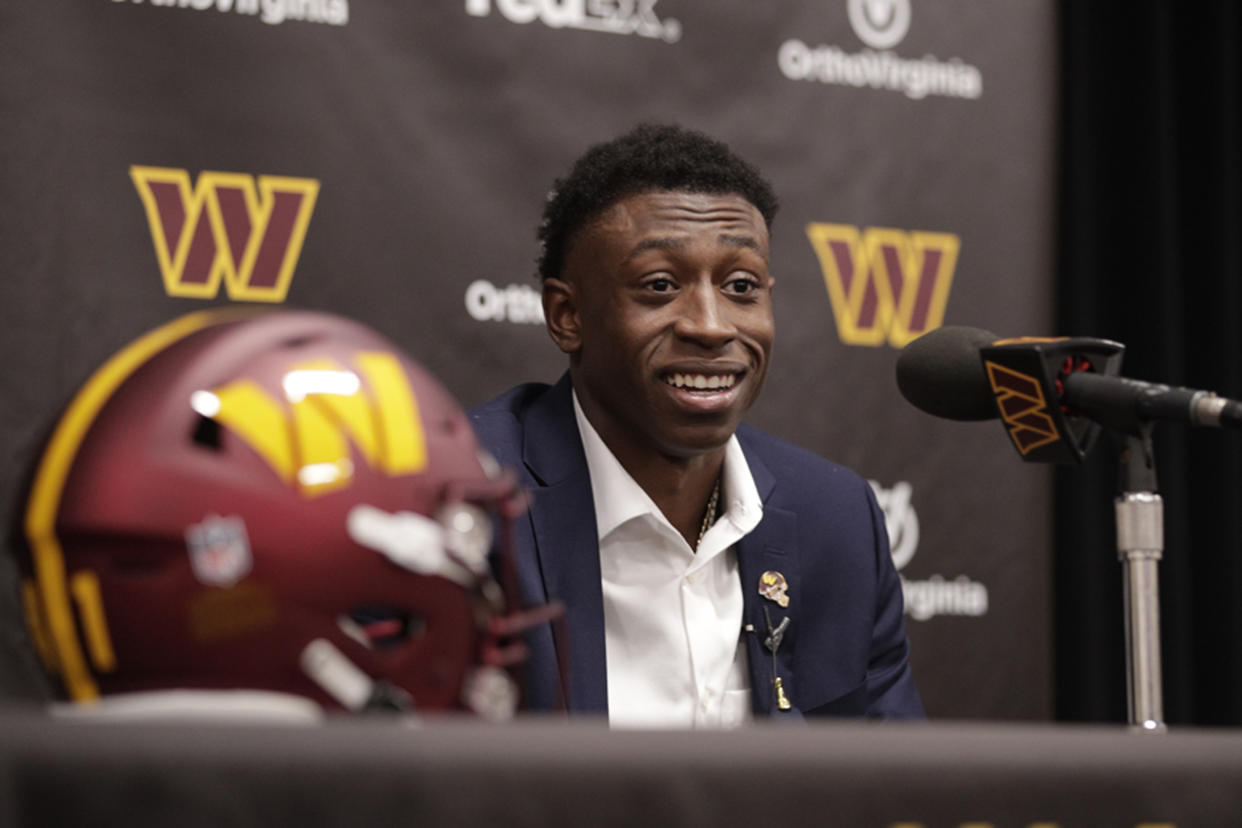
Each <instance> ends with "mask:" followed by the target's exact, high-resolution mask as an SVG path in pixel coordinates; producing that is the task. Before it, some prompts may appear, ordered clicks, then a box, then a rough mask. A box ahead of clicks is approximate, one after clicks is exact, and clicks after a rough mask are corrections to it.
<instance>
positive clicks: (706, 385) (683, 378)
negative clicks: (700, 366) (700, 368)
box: [664, 373, 737, 391]
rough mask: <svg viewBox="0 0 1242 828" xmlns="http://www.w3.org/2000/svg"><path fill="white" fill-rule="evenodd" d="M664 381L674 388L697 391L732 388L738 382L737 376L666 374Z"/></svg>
mask: <svg viewBox="0 0 1242 828" xmlns="http://www.w3.org/2000/svg"><path fill="white" fill-rule="evenodd" d="M664 381H665V382H666V383H668V384H669V385H671V386H673V387H674V388H686V389H693V390H695V391H704V390H706V391H716V390H718V389H719V390H725V389H729V388H732V387H733V385H734V383H736V382H737V375H736V374H691V373H681V374H665V376H664Z"/></svg>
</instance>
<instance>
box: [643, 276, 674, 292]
mask: <svg viewBox="0 0 1242 828" xmlns="http://www.w3.org/2000/svg"><path fill="white" fill-rule="evenodd" d="M647 288H648V289H649V290H654V291H655V292H656V293H667V292H668V291H670V290H672V289H673V280H672V279H663V278H657V279H652V280H651V281H649V282H647Z"/></svg>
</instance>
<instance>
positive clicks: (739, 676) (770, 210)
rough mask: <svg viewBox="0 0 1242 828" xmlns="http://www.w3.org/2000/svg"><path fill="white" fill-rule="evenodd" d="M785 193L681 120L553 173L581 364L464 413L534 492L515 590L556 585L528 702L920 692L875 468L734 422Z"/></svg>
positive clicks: (665, 707)
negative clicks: (555, 621)
mask: <svg viewBox="0 0 1242 828" xmlns="http://www.w3.org/2000/svg"><path fill="white" fill-rule="evenodd" d="M776 207H777V203H776V198H775V196H774V195H773V193H772V190H771V187H770V186H769V185H768V184H767V182H766V181H764V180H763V178H762V177H761V176H760V175H759V174H758V172H757V171H756V170H755V169H754V168H753V167H751V166H750V165H749V164H747V163H746V162H744V161H742V160H741V159H739V158H737V157H736V156H735V155H734V154H733V153H732V152H731V151H730V150H729V148H728V147H727V146H725V145H724V144H721V143H719V142H717V141H714V140H712V139H710V138H708V137H707V136H704V135H702V134H699V133H695V132H689V131H686V130H682V129H679V128H676V127H658V126H642V127H639V128H638V129H636V130H634V131H633V132H631V133H629V134H627V135H624V136H622V137H620V138H618V139H616V140H614V141H611V142H608V143H605V144H600V145H598V146H595V147H592V148H591V149H590V150H589V151H588V152H587V153H586V154H585V155H584V156H583V157H582V158H580V159H579V160H578V162H577V163H576V164H575V165H574V167H573V169H572V170H571V171H570V173H569V175H568V176H567V177H566V178H564V179H562V180H560V181H558V182H557V184H556V188H555V192H554V193H553V196H552V198H551V199H550V200H549V202H548V204H547V207H546V209H545V212H544V221H543V224H542V225H541V227H540V231H539V236H540V239H541V241H542V242H543V255H542V257H541V259H540V262H539V269H540V277H541V279H542V282H543V305H544V312H545V316H546V319H547V328H548V332H549V334H550V335H551V337H552V340H553V341H554V342H555V343H556V345H557V347H559V348H560V349H561V351H563V352H564V353H566V354H567V355H568V356H569V371H568V373H567V374H566V375H565V376H564V377H562V378H561V380H560V381H559V382H558V383H557V384H555V385H552V386H546V385H541V384H527V385H523V386H519V387H518V388H515V389H513V390H512V391H510V392H508V393H507V394H505V395H503V396H501V397H499V398H497V399H496V400H493V401H491V402H490V403H487V404H486V405H483V406H481V407H479V408H477V409H475V410H474V411H472V412H471V419H472V421H473V423H474V425H475V428H476V430H477V431H478V433H479V436H480V438H481V439H482V441H483V443H484V444H485V445H486V446H487V447H488V448H489V449H490V450H491V451H492V452H493V453H494V454H495V455H496V457H497V459H498V460H499V461H500V462H501V463H502V464H504V465H506V466H509V467H512V468H514V469H516V470H517V471H518V473H519V475H520V476H521V477H522V480H523V482H524V483H525V484H526V485H527V487H528V488H529V489H530V490H531V491H532V493H533V504H532V506H531V509H530V512H529V514H528V519H527V520H526V521H525V522H523V523H520V524H519V525H518V528H517V536H516V538H515V543H516V547H517V560H518V572H517V573H516V575H517V578H518V580H519V581H520V585H521V589H522V591H523V594H524V595H525V596H527V598H528V600H539V601H546V600H552V601H556V600H559V601H562V602H564V603H565V605H566V608H567V619H568V623H567V625H566V629H565V630H564V631H556V632H555V633H554V632H553V631H552V630H543V631H542V632H541V633H539V634H536V635H533V636H530V637H529V638H528V640H529V643H530V646H531V650H532V653H531V662H530V664H531V670H530V674H529V676H528V701H529V703H530V705H531V706H532V707H534V708H536V709H551V708H555V707H557V706H558V705H560V704H562V703H564V704H567V706H568V708H569V710H570V711H573V712H581V713H596V714H606V715H607V716H608V719H609V721H610V723H611V724H613V725H614V726H667V727H721V726H733V725H737V724H740V723H742V722H744V721H746V720H748V719H750V718H752V717H754V716H774V717H783V718H794V719H796V718H799V717H801V716H808V715H840V716H883V717H918V716H921V715H922V712H923V711H922V706H921V704H920V702H919V698H918V693H917V691H916V690H915V687H914V681H913V678H912V677H911V674H910V668H909V664H908V659H907V651H908V648H907V643H906V634H905V626H904V623H903V621H902V598H901V586H900V582H899V580H898V577H897V573H896V570H895V569H894V567H893V564H892V561H891V559H890V557H889V553H888V542H887V537H886V535H885V530H884V522H883V518H882V516H881V514H880V512H879V509H878V507H877V506H876V503H875V498H874V497H873V496H872V494H871V490H870V487H869V486H867V484H866V483H865V482H864V481H863V480H862V479H861V478H859V477H858V476H857V475H855V474H854V473H853V472H850V471H849V470H847V469H844V468H842V467H840V466H837V465H834V464H832V463H829V462H828V461H826V460H823V459H821V458H819V457H816V456H815V455H813V454H810V453H809V452H806V451H804V450H802V449H799V448H797V447H795V446H792V445H790V444H788V443H785V442H783V441H780V440H777V439H776V438H774V437H771V436H769V435H766V434H763V433H762V432H760V431H757V430H755V429H753V428H749V427H747V426H745V425H742V423H741V420H742V417H743V415H744V414H745V413H746V411H747V410H748V409H749V408H750V406H751V404H752V403H753V402H754V401H755V399H756V398H757V397H758V395H759V392H760V389H761V388H762V386H763V380H764V376H765V375H766V373H767V367H768V361H769V359H770V357H771V353H772V343H773V340H774V336H775V325H774V321H773V314H772V290H773V283H774V280H773V277H772V275H771V274H770V273H769V260H770V255H769V230H770V226H771V223H772V219H773V217H774V215H775V213H776ZM558 637H559V638H561V639H562V640H556V639H557V638H558ZM562 678H563V679H564V680H563V681H562V680H561V679H562Z"/></svg>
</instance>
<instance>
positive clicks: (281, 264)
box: [129, 166, 319, 302]
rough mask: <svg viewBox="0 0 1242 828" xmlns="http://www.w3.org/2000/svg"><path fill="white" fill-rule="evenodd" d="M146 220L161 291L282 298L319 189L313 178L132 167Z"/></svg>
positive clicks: (200, 296)
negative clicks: (193, 181) (193, 177)
mask: <svg viewBox="0 0 1242 828" xmlns="http://www.w3.org/2000/svg"><path fill="white" fill-rule="evenodd" d="M129 176H130V178H132V179H133V181H134V186H135V187H136V188H137V189H138V195H139V197H140V198H141V199H142V204H143V207H144V208H146V213H147V222H148V223H149V224H150V225H151V239H152V241H153V242H154V243H155V256H156V258H157V259H158V260H159V265H160V274H161V275H162V276H163V277H164V290H165V291H166V292H167V293H168V295H169V296H186V297H190V298H194V299H212V298H214V297H215V296H216V294H218V293H219V292H220V282H221V281H223V282H224V289H225V291H226V292H227V293H228V297H229V298H230V299H233V300H236V301H249V302H283V301H284V300H285V296H286V294H288V292H289V284H290V282H292V281H293V270H294V268H295V267H296V266H297V263H298V256H300V255H301V253H302V242H303V241H304V240H305V239H306V228H307V226H308V225H309V224H310V218H311V211H312V210H314V208H315V199H316V197H317V196H318V195H319V182H318V181H316V180H315V179H313V178H287V177H281V176H272V175H261V176H259V177H258V181H257V184H256V180H255V178H254V177H253V176H249V175H244V174H242V173H228V172H203V173H200V174H199V176H198V181H197V183H196V184H195V185H194V186H193V187H191V185H190V174H189V173H188V172H186V171H185V170H180V169H172V168H167V167H138V166H135V167H130V168H129Z"/></svg>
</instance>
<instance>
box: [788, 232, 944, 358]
mask: <svg viewBox="0 0 1242 828" xmlns="http://www.w3.org/2000/svg"><path fill="white" fill-rule="evenodd" d="M806 234H807V238H809V239H810V241H811V247H813V248H814V250H815V254H816V255H817V256H818V257H819V264H820V267H821V268H822V270H823V272H824V283H825V284H826V285H827V287H828V300H829V301H830V302H831V303H832V314H833V317H834V319H835V320H836V323H837V335H838V336H839V337H840V338H841V341H842V342H843V343H845V344H846V345H868V346H882V345H884V344H885V342H887V343H888V344H889V345H891V346H893V347H894V348H902V347H904V346H905V345H907V344H908V343H910V342H911V341H912V340H914V339H917V338H918V337H919V336H921V335H922V334H924V333H927V332H928V331H930V330H933V329H935V328H938V327H940V324H941V323H942V322H943V321H944V311H945V306H946V305H947V304H948V302H949V287H950V285H951V284H952V282H953V270H954V267H956V265H957V253H958V250H959V248H960V247H961V240H960V239H959V238H958V237H957V236H955V235H953V234H952V233H930V232H924V231H919V230H915V231H911V232H907V231H905V230H897V229H894V228H889V227H867V228H863V230H862V231H861V232H860V231H859V228H857V227H855V226H853V225H850V224H825V223H818V222H812V223H811V224H808V225H807V227H806Z"/></svg>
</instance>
